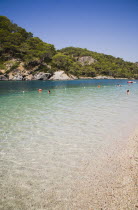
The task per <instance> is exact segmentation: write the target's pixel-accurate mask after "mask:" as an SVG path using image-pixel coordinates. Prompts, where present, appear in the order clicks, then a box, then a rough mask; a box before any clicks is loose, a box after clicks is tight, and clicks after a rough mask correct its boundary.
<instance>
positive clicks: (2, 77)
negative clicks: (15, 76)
mask: <svg viewBox="0 0 138 210" xmlns="http://www.w3.org/2000/svg"><path fill="white" fill-rule="evenodd" d="M0 80H8V78H7V77H6V76H4V75H0Z"/></svg>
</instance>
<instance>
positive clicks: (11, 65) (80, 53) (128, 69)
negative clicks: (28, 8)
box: [0, 16, 138, 78]
mask: <svg viewBox="0 0 138 210" xmlns="http://www.w3.org/2000/svg"><path fill="white" fill-rule="evenodd" d="M15 70H16V71H15ZM21 70H22V72H23V71H24V72H31V73H32V74H34V73H37V72H45V73H50V74H51V75H52V74H53V73H54V72H55V71H58V70H63V71H65V73H66V74H68V75H69V74H71V75H75V76H77V78H79V77H95V76H98V75H105V76H112V77H115V78H121V77H123V78H124V77H126V78H138V65H137V64H136V63H132V62H125V61H124V60H123V59H121V58H115V57H113V56H111V55H105V54H102V53H97V52H93V51H89V50H87V49H82V48H75V47H67V48H63V49H61V50H56V49H55V47H54V45H52V44H48V43H45V42H43V41H42V40H41V39H39V38H38V37H33V34H32V33H30V32H27V31H26V30H25V29H24V28H21V27H19V26H18V25H17V24H15V23H12V22H11V21H10V20H9V19H8V18H7V17H5V16H0V74H1V75H2V74H3V75H5V76H6V77H9V74H10V73H12V72H13V74H15V73H16V74H17V72H18V71H21ZM24 78H25V77H24Z"/></svg>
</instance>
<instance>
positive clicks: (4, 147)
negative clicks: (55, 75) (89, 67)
mask: <svg viewBox="0 0 138 210" xmlns="http://www.w3.org/2000/svg"><path fill="white" fill-rule="evenodd" d="M136 82H137V83H135V84H131V85H128V84H127V80H74V81H20V82H17V81H6V82H3V81H2V82H0V145H1V146H0V159H1V163H0V173H1V192H2V199H1V202H0V207H1V208H2V209H75V206H73V207H72V208H71V205H73V202H74V201H73V199H74V196H73V195H74V192H75V189H76V183H79V185H80V186H81V181H82V179H85V181H86V180H87V181H86V182H87V183H88V182H96V180H94V177H95V176H96V174H100V173H101V169H103V170H104V161H106V158H105V157H106V156H108V157H109V156H112V155H114V154H117V153H120V152H121V151H122V147H123V146H124V145H125V144H126V139H127V137H128V136H129V135H130V133H131V132H132V131H133V129H134V127H135V125H136V122H137V121H138V109H137V104H138V81H136ZM116 84H121V85H122V86H121V87H117V86H116ZM97 85H101V87H100V88H98V87H97ZM39 88H42V89H43V91H42V92H41V93H39V92H38V91H37V89H39ZM48 89H50V90H51V93H50V94H48V93H47V90H48ZM127 89H129V90H130V94H129V95H127V94H126V90H127ZM23 91H24V92H23ZM118 142H120V144H118ZM116 145H118V146H116ZM102 165H103V168H102ZM89 168H90V169H92V171H93V175H92V176H93V179H92V178H90V176H89V175H87V173H85V172H86V171H89ZM106 170H107V168H106ZM83 181H84V180H83ZM83 181H82V182H83ZM80 190H81V187H80ZM75 196H76V195H75ZM74 205H75V204H74Z"/></svg>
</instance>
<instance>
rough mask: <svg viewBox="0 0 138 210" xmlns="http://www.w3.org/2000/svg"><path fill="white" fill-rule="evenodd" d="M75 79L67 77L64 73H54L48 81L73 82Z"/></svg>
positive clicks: (70, 76) (71, 76)
mask: <svg viewBox="0 0 138 210" xmlns="http://www.w3.org/2000/svg"><path fill="white" fill-rule="evenodd" d="M73 79H77V77H75V76H73V75H67V74H65V72H64V71H56V72H54V74H53V76H52V77H50V80H73Z"/></svg>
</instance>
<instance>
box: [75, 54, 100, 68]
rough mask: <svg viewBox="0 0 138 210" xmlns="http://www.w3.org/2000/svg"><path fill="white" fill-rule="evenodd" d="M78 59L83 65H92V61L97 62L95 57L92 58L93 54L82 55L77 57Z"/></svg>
mask: <svg viewBox="0 0 138 210" xmlns="http://www.w3.org/2000/svg"><path fill="white" fill-rule="evenodd" d="M77 61H78V62H79V63H81V65H82V66H85V65H91V64H92V63H95V62H96V60H95V59H94V58H92V57H91V56H82V57H79V58H77Z"/></svg>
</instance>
